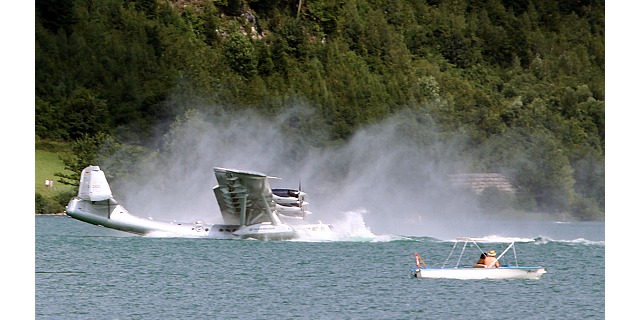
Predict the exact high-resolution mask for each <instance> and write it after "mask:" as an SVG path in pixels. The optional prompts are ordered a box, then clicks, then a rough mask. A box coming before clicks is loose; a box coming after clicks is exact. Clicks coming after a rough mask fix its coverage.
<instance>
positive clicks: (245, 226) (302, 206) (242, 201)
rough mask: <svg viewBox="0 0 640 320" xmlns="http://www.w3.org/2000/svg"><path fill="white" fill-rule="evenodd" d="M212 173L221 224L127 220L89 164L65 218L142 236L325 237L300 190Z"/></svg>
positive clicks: (228, 172) (326, 228)
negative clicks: (273, 186)
mask: <svg viewBox="0 0 640 320" xmlns="http://www.w3.org/2000/svg"><path fill="white" fill-rule="evenodd" d="M213 171H214V175H215V178H216V180H217V182H218V185H216V186H215V187H214V188H213V194H214V196H215V198H216V200H217V202H218V206H219V208H220V213H221V215H222V220H223V222H224V223H222V224H209V223H205V222H203V221H201V220H196V221H193V222H175V221H160V220H154V219H153V218H150V217H149V218H142V217H139V216H136V215H133V214H131V213H129V212H128V211H127V209H125V208H124V207H123V206H122V204H120V203H119V202H118V201H116V199H114V197H113V194H112V191H111V187H110V186H109V183H108V182H107V178H106V176H105V173H104V171H102V170H101V169H100V167H99V166H94V165H91V166H88V167H86V168H85V169H84V170H82V173H81V177H80V185H79V187H78V194H77V195H76V196H75V197H73V198H72V199H71V200H70V201H69V203H68V205H67V207H66V214H67V215H68V216H70V217H72V218H74V219H77V220H80V221H83V222H86V223H90V224H94V225H98V226H102V227H106V228H111V229H115V230H120V231H124V232H129V233H133V234H138V235H144V236H150V235H155V236H172V237H207V238H216V239H236V238H242V239H245V238H253V239H259V240H289V239H295V238H299V237H301V236H306V237H319V238H327V237H330V236H331V234H332V232H333V230H332V228H331V226H330V225H328V224H324V223H322V222H321V221H318V222H317V223H309V221H308V219H307V216H308V215H309V214H310V213H311V212H309V211H308V210H307V206H308V204H309V203H308V202H306V201H305V199H304V197H305V195H306V194H305V193H304V192H302V191H301V190H299V189H271V187H270V185H269V178H272V177H269V176H267V175H265V174H263V173H260V172H253V171H245V170H237V169H227V168H220V167H216V168H214V169H213Z"/></svg>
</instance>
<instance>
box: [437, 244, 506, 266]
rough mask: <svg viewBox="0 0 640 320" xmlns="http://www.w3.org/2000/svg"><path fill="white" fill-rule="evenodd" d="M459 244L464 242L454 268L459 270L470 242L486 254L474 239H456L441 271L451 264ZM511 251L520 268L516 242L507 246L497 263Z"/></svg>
mask: <svg viewBox="0 0 640 320" xmlns="http://www.w3.org/2000/svg"><path fill="white" fill-rule="evenodd" d="M459 242H464V244H463V246H462V249H461V250H460V255H459V256H458V261H457V262H456V265H455V267H454V268H458V267H459V266H460V262H461V261H462V256H463V255H464V252H465V249H466V248H467V244H468V243H469V242H471V243H473V244H474V245H475V246H476V248H478V250H480V252H481V253H484V250H483V249H482V248H481V247H480V246H479V245H478V243H477V241H476V239H474V238H468V237H461V238H456V241H455V242H454V244H453V247H452V248H451V251H450V252H449V255H448V256H447V258H446V259H445V260H444V263H443V264H442V267H441V269H444V268H445V267H446V266H447V263H449V260H450V259H451V256H452V255H453V252H454V251H455V250H456V247H457V246H458V243H459ZM509 249H511V250H513V256H514V259H515V261H514V262H515V265H516V266H518V257H517V254H516V247H515V242H510V243H509V245H508V246H507V248H506V249H504V250H503V251H502V253H500V255H499V256H498V258H497V259H496V261H499V260H500V259H501V258H502V257H503V256H504V255H505V254H506V253H507V251H509ZM495 263H496V262H493V263H492V264H491V265H490V266H489V268H490V267H493V265H494V264H495Z"/></svg>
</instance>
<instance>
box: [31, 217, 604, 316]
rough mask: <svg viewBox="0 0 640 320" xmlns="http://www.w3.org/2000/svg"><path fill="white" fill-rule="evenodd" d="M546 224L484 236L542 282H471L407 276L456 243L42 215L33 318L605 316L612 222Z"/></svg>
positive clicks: (440, 259)
mask: <svg viewBox="0 0 640 320" xmlns="http://www.w3.org/2000/svg"><path fill="white" fill-rule="evenodd" d="M513 224H529V225H530V224H531V222H529V223H524V222H520V223H516V222H513ZM536 224H537V227H538V230H548V233H546V232H545V231H542V232H540V233H539V235H537V236H532V235H531V234H530V232H527V233H526V234H525V233H523V234H498V235H486V236H487V237H489V238H491V237H494V238H498V240H499V238H505V239H507V238H514V239H516V240H518V241H519V242H518V243H517V244H516V248H517V259H518V263H519V264H520V265H542V266H544V267H546V268H547V272H548V273H547V274H545V275H543V277H542V279H540V280H537V281H536V280H493V281H491V280H466V281H465V280H433V279H414V278H410V277H409V269H410V267H411V266H412V265H413V263H414V260H413V252H414V251H417V252H418V253H420V255H421V256H422V257H423V259H424V260H425V261H426V262H427V263H428V264H435V265H439V264H441V263H442V262H443V261H444V260H445V259H446V257H447V256H448V255H449V252H450V250H451V246H452V242H451V241H449V240H451V239H435V238H431V237H424V236H423V237H420V236H402V235H373V237H370V238H367V237H362V236H358V237H353V238H352V239H347V240H344V241H331V242H308V241H256V240H214V239H185V238H149V237H140V236H134V235H128V234H125V233H121V232H118V231H114V230H109V229H105V228H101V227H97V226H93V225H89V224H86V223H83V222H80V221H76V220H73V219H71V218H69V217H66V216H37V217H36V218H35V315H36V318H37V319H64V320H67V319H494V318H498V319H604V317H605V242H604V232H605V230H604V229H605V228H604V223H600V222H598V223H595V222H581V223H577V222H575V223H562V224H560V223H554V222H536ZM523 230H531V229H530V228H524V229H523ZM545 233H546V234H545ZM496 246H499V245H496ZM495 249H500V247H496V248H495Z"/></svg>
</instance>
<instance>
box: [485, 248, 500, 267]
mask: <svg viewBox="0 0 640 320" xmlns="http://www.w3.org/2000/svg"><path fill="white" fill-rule="evenodd" d="M491 264H493V265H491ZM484 265H485V266H486V267H487V268H488V267H489V266H491V267H492V268H499V267H500V262H499V261H498V259H497V258H496V251H495V250H493V249H492V250H491V251H489V252H488V253H487V256H486V257H485V258H484Z"/></svg>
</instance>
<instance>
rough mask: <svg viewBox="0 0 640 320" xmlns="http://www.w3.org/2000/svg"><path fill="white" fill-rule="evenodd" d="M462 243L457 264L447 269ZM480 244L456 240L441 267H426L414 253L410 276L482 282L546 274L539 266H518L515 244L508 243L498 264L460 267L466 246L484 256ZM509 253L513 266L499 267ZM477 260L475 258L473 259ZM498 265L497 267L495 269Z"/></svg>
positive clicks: (527, 277)
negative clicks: (478, 250)
mask: <svg viewBox="0 0 640 320" xmlns="http://www.w3.org/2000/svg"><path fill="white" fill-rule="evenodd" d="M461 242H463V243H464V244H463V245H462V248H461V249H460V256H459V257H458V260H457V263H456V265H455V266H454V267H447V266H446V265H447V262H448V261H449V259H450V258H451V255H452V254H453V252H454V251H455V248H456V247H457V245H458V244H459V243H461ZM478 242H480V240H479V239H473V238H467V237H465V238H457V239H456V241H455V242H454V245H453V248H452V249H451V253H450V254H449V257H447V259H446V260H445V262H444V264H443V265H442V266H441V267H428V266H427V265H426V263H425V262H424V260H422V258H421V257H420V255H418V253H417V252H414V258H415V261H416V266H415V267H413V268H411V272H410V275H411V276H412V277H414V278H432V279H460V280H482V279H492V280H499V279H528V280H538V279H540V277H542V275H543V274H545V273H547V271H546V269H545V268H543V267H540V266H519V265H518V260H517V256H516V251H515V242H509V245H508V246H507V248H506V249H504V251H502V253H501V254H500V255H499V256H498V257H497V260H496V261H498V263H496V262H494V263H491V264H490V265H488V266H487V265H479V264H474V262H475V259H473V261H472V262H471V263H469V266H463V267H460V262H461V261H462V258H463V256H464V253H465V249H466V248H467V245H468V244H471V245H475V247H476V248H478V249H480V255H484V254H486V253H484V251H483V250H482V249H481V248H480V246H479V245H478ZM508 251H511V252H512V253H513V257H514V259H515V260H514V262H515V264H514V265H506V264H502V265H500V262H499V261H500V260H501V259H503V256H504V255H505V254H506V253H507V252H508ZM474 258H476V259H477V257H474ZM496 265H499V267H496Z"/></svg>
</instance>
